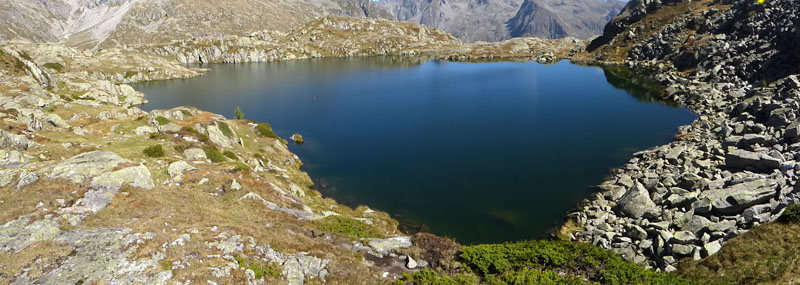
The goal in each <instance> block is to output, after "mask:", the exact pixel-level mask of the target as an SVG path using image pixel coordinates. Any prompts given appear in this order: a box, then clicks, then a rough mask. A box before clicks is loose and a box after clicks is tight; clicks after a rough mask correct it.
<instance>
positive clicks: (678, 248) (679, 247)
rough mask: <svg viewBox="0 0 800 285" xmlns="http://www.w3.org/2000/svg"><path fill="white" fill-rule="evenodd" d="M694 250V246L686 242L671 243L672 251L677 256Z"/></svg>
mask: <svg viewBox="0 0 800 285" xmlns="http://www.w3.org/2000/svg"><path fill="white" fill-rule="evenodd" d="M693 252H694V246H693V245H688V244H673V245H672V253H674V254H675V255H677V256H690V255H692V253H693Z"/></svg>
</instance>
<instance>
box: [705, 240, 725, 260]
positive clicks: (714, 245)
mask: <svg viewBox="0 0 800 285" xmlns="http://www.w3.org/2000/svg"><path fill="white" fill-rule="evenodd" d="M720 249H722V243H721V242H720V241H719V240H715V241H712V242H710V243H707V244H705V245H703V252H704V253H705V255H706V256H712V255H714V254H715V253H717V252H719V250H720Z"/></svg>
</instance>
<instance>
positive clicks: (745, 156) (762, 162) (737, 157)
mask: <svg viewBox="0 0 800 285" xmlns="http://www.w3.org/2000/svg"><path fill="white" fill-rule="evenodd" d="M725 165H726V166H728V167H730V168H735V169H745V170H755V171H771V170H774V169H778V168H780V167H781V160H780V159H777V158H774V157H772V156H770V155H768V154H766V153H759V152H752V151H746V150H741V149H735V150H732V151H730V152H729V153H728V154H727V155H726V156H725Z"/></svg>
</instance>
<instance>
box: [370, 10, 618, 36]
mask: <svg viewBox="0 0 800 285" xmlns="http://www.w3.org/2000/svg"><path fill="white" fill-rule="evenodd" d="M378 6H380V7H383V8H385V9H386V10H388V11H389V13H390V14H392V15H393V16H394V18H396V19H398V20H402V21H412V22H415V23H419V24H424V25H428V26H431V27H435V28H440V29H443V30H444V31H446V32H449V33H451V34H453V35H454V36H456V37H457V38H459V39H461V40H463V41H467V42H473V41H498V40H505V39H509V38H513V37H539V38H551V39H552V38H564V37H575V38H580V39H587V38H591V37H593V36H596V35H599V34H601V33H602V32H603V26H604V25H605V24H606V23H607V22H608V21H609V20H610V19H611V18H613V17H614V16H616V15H617V14H618V13H619V12H620V10H622V8H623V7H624V6H625V3H624V2H620V1H617V0H609V1H603V0H524V1H523V0H381V1H379V2H378Z"/></svg>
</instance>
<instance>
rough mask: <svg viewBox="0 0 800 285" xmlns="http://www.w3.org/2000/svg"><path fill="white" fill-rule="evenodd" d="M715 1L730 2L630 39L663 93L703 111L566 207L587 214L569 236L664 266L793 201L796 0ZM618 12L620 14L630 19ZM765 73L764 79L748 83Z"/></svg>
mask: <svg viewBox="0 0 800 285" xmlns="http://www.w3.org/2000/svg"><path fill="white" fill-rule="evenodd" d="M640 2H642V1H632V2H631V4H629V9H632V8H630V7H639V6H641V5H638V4H641V3H640ZM645 2H647V1H645ZM723 2H729V4H733V6H732V7H730V9H729V10H727V11H722V10H719V9H717V8H711V9H709V10H708V11H706V12H703V13H701V14H693V13H692V12H691V11H687V15H690V14H691V15H699V16H697V17H693V16H692V17H690V16H687V17H678V20H676V21H673V22H671V23H669V24H667V25H666V26H665V27H664V28H663V29H662V30H661V31H660V32H659V33H657V34H655V35H654V36H653V37H651V38H650V39H649V40H646V41H644V42H642V43H640V44H638V45H636V46H634V47H633V48H632V49H630V51H629V53H628V56H629V61H627V62H626V63H627V64H628V65H630V66H634V67H636V68H647V69H651V70H655V71H656V78H657V79H658V80H660V81H661V82H662V83H664V84H665V85H666V86H668V87H667V89H666V93H667V96H668V98H669V99H672V100H675V101H677V102H679V103H682V104H684V105H686V106H688V107H689V108H690V109H691V110H693V111H694V112H695V113H697V114H698V115H699V118H698V119H697V120H696V121H695V122H693V123H692V124H691V125H689V126H684V127H681V128H679V134H678V135H676V141H675V142H673V143H670V144H669V145H664V146H660V147H656V148H653V149H650V150H646V151H642V152H639V153H636V154H635V156H634V158H633V159H631V160H630V161H629V162H628V163H627V164H626V165H625V166H623V167H621V168H619V169H616V170H614V172H613V174H612V175H611V176H610V177H609V178H608V179H607V180H606V181H605V182H603V183H602V184H601V185H600V186H599V187H600V189H602V191H601V193H598V194H596V195H595V196H594V197H592V198H591V199H589V200H588V201H587V202H586V204H585V206H583V207H582V208H581V209H579V210H578V211H576V212H574V213H572V214H571V216H572V217H574V219H575V220H576V221H577V222H578V223H579V224H582V225H584V226H585V229H584V230H582V231H578V232H576V233H575V235H574V236H573V238H575V239H576V240H582V241H586V242H591V243H593V244H595V245H598V246H601V247H604V248H608V249H611V250H613V251H615V252H617V253H619V254H621V255H622V256H624V257H625V258H627V259H629V260H633V261H635V262H637V263H640V264H647V265H650V266H654V267H656V268H658V269H661V270H666V271H672V270H675V266H674V264H675V263H676V261H677V260H678V259H681V258H686V257H690V258H694V259H700V258H702V257H705V256H709V255H712V254H714V253H716V252H717V251H719V250H720V248H721V246H722V245H724V244H725V243H726V242H727V241H728V240H730V239H731V238H733V237H736V236H738V235H741V234H742V233H744V232H746V231H747V230H749V229H751V228H752V227H754V226H757V225H759V224H762V223H765V222H769V221H773V220H775V219H777V218H778V217H779V216H780V215H781V213H782V212H783V210H784V209H785V208H786V207H787V206H788V205H790V204H793V203H797V202H800V193H798V192H799V191H800V184H798V183H797V177H798V175H800V165H798V163H797V161H798V160H800V137H798V126H800V78H798V77H797V76H796V75H791V74H794V73H797V72H798V65H797V64H793V65H792V64H791V63H793V62H796V61H797V59H798V57H797V52H796V51H792V48H794V47H796V45H797V43H796V41H795V40H792V36H793V35H795V34H796V33H797V25H796V24H795V23H800V17H798V16H800V14H798V12H797V11H798V9H797V8H798V7H797V4H796V2H795V1H781V0H777V1H768V4H765V5H758V4H754V2H753V1H723ZM637 3H638V4H637ZM651 4H652V3H651ZM639 8H641V7H639ZM639 8H636V9H639ZM655 10H658V9H657V8H648V9H644V10H642V11H647V12H652V11H655ZM628 13H629V14H631V13H632V14H636V13H638V12H628ZM623 14H624V15H628V16H626V17H623V18H621V19H619V20H618V21H630V20H631V19H630V15H629V14H625V13H623ZM610 25H612V24H610ZM688 31H692V33H689V32H688ZM690 34H691V35H690ZM690 38H691V41H689V42H694V44H687V45H684V43H687V41H688V40H689V39H690ZM701 39H704V40H702V41H701ZM680 46H684V47H682V48H676V47H680ZM665 63H666V64H665ZM685 69H686V70H694V71H693V72H692V73H690V74H689V75H688V76H687V75H685V73H681V72H679V70H685ZM765 79H766V80H769V81H770V82H771V83H770V84H766V83H759V84H756V85H755V86H754V85H752V84H751V83H753V82H763V80H765Z"/></svg>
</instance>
